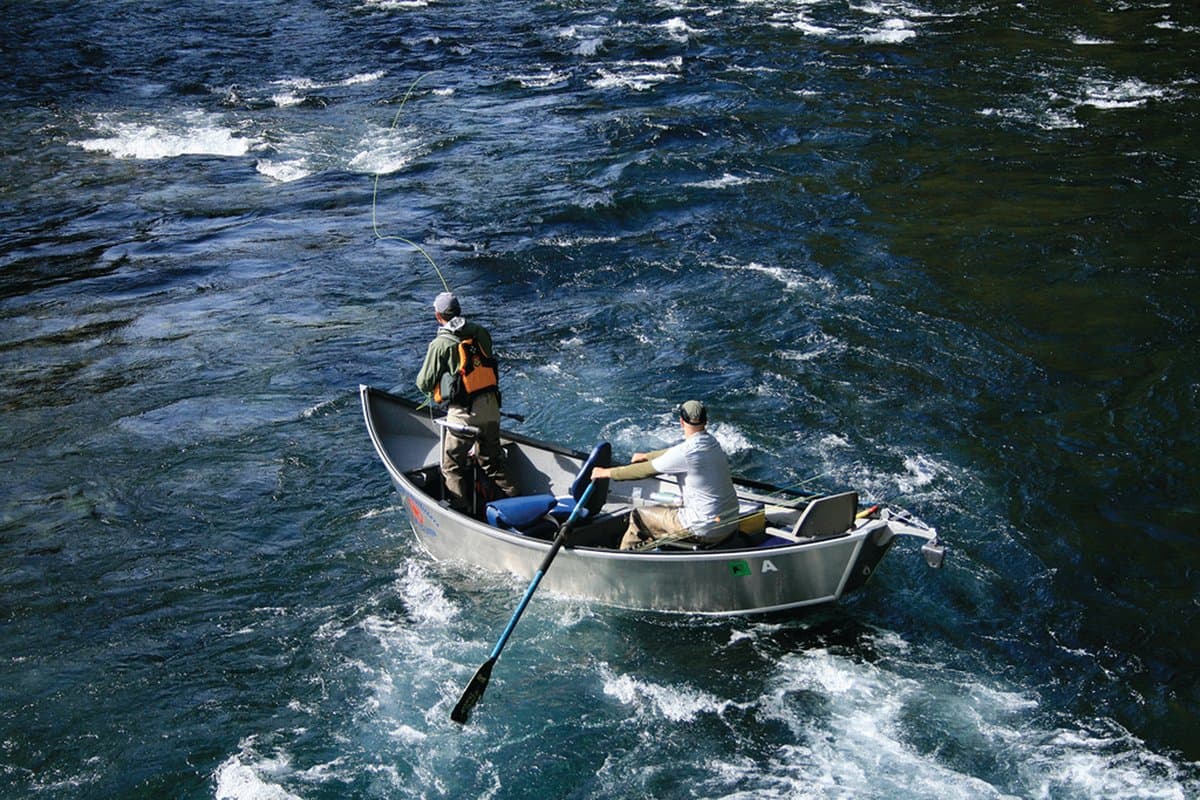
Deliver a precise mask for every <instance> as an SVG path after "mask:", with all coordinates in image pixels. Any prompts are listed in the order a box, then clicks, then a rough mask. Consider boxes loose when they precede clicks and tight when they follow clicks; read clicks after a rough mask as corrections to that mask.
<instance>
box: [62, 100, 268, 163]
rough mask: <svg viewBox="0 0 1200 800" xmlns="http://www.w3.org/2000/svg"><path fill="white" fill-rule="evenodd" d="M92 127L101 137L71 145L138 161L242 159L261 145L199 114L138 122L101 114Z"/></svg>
mask: <svg viewBox="0 0 1200 800" xmlns="http://www.w3.org/2000/svg"><path fill="white" fill-rule="evenodd" d="M96 128H97V131H98V132H99V133H100V134H102V135H100V136H97V137H95V138H92V139H82V140H79V141H75V142H72V144H74V145H75V146H77V147H82V148H83V149H84V150H89V151H93V152H102V153H108V154H109V155H112V156H115V157H116V158H132V159H139V160H156V159H161V158H175V157H177V156H185V155H210V156H227V157H236V156H244V155H245V154H246V153H248V152H250V150H251V149H253V148H255V147H258V146H259V145H260V144H261V143H260V142H259V141H258V140H256V139H252V138H249V137H246V136H241V135H239V134H238V131H237V130H235V129H233V128H231V127H229V126H227V125H226V124H225V122H224V119H223V118H222V117H219V116H216V115H213V114H208V113H206V112H203V111H189V112H185V113H183V114H179V115H176V116H174V117H166V118H162V119H156V120H150V121H138V122H127V121H120V120H115V119H113V117H112V115H102V116H100V117H98V118H97V119H96Z"/></svg>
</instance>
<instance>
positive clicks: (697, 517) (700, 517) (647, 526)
mask: <svg viewBox="0 0 1200 800" xmlns="http://www.w3.org/2000/svg"><path fill="white" fill-rule="evenodd" d="M678 412H679V424H680V426H682V428H683V441H682V442H680V443H679V444H677V445H675V446H673V447H670V448H668V449H666V450H656V451H655V452H653V453H634V454H633V461H632V463H630V464H628V465H626V466H624V467H611V468H604V467H596V468H594V469H593V470H592V478H593V479H595V478H612V479H613V480H617V481H629V480H640V479H642V478H649V477H650V476H651V475H656V474H658V473H666V474H668V475H678V476H679V488H680V491H681V492H682V493H683V505H682V506H680V507H679V508H675V507H673V506H645V507H641V508H635V509H633V511H632V512H631V513H630V514H629V527H628V528H627V529H626V530H625V537H624V538H623V539H622V540H621V549H622V550H631V549H633V548H636V547H639V546H641V545H642V544H643V543H644V542H647V541H652V540H654V539H661V538H666V537H669V538H672V539H678V538H681V536H682V535H683V534H687V533H690V536H688V537H687V538H689V539H692V540H694V541H699V542H702V543H704V544H717V543H718V542H722V541H724V540H725V539H727V538H729V536H730V535H731V534H732V533H733V532H734V531H736V530H737V527H738V499H737V492H736V490H735V489H734V488H733V478H732V477H731V476H730V474H729V459H728V458H727V457H726V456H725V451H724V450H722V449H721V445H720V443H718V442H717V440H716V438H715V437H714V436H713V435H712V434H711V433H709V432H708V409H706V408H705V407H704V403H701V402H700V401H699V400H688V401H687V402H686V403H684V404H683V405H681V406H679V409H678Z"/></svg>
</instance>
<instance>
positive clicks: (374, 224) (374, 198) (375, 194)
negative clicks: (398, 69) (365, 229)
mask: <svg viewBox="0 0 1200 800" xmlns="http://www.w3.org/2000/svg"><path fill="white" fill-rule="evenodd" d="M427 74H428V73H422V74H421V75H418V76H417V77H416V80H414V81H413V82H412V84H411V85H410V86H409V87H408V91H407V92H405V93H404V99H403V100H401V101H400V107H399V108H398V109H396V116H395V117H393V118H392V127H390V128H388V134H391V133H394V132H395V130H396V124H397V123H398V122H399V121H400V115H401V114H402V113H403V112H404V105H405V104H406V103H407V102H408V98H409V97H411V96H412V93H413V91H414V90H415V89H416V88H417V84H418V83H420V82H421V80H422V79H423V78H424V77H425V76H426V75H427ZM379 176H380V173H379V172H376V173H375V187H374V189H373V190H372V191H371V230H373V231H374V232H375V238H376V239H377V240H379V241H397V242H403V243H404V244H406V245H408V246H409V247H411V248H413V249H415V250H416V251H417V252H418V253H420V254H421V255H423V256H425V260H426V261H428V262H429V265H430V266H431V267H433V271H434V272H436V273H437V276H438V279H439V280H441V282H442V287H443V288H445V290H446V291H447V292H448V291H450V284H449V283H447V282H446V276H445V275H443V274H442V271H441V270H440V269H439V268H438V265H437V262H435V261H434V260H433V258H432V257H431V256H430V255H429V253H427V252H425V248H424V247H421V245H419V244H417V243H416V242H414V241H412V240H411V239H406V238H404V237H403V236H396V235H394V234H393V235H388V236H384V235H383V234H382V233H380V232H379V220H378V217H377V215H376V209H377V207H378V199H379Z"/></svg>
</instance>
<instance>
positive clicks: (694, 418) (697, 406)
mask: <svg viewBox="0 0 1200 800" xmlns="http://www.w3.org/2000/svg"><path fill="white" fill-rule="evenodd" d="M679 418H680V419H681V420H683V421H684V422H686V423H687V424H689V425H704V424H706V423H707V422H708V409H707V408H705V407H704V403H701V402H700V401H699V400H688V401H687V402H686V403H683V404H682V405H680V406H679Z"/></svg>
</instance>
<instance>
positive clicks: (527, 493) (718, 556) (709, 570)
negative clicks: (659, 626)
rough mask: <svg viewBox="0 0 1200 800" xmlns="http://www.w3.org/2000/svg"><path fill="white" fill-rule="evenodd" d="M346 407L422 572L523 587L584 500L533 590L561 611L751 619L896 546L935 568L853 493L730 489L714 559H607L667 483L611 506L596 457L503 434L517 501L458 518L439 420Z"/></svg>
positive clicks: (889, 514) (870, 566)
mask: <svg viewBox="0 0 1200 800" xmlns="http://www.w3.org/2000/svg"><path fill="white" fill-rule="evenodd" d="M359 394H360V397H361V399H362V409H363V415H364V417H365V420H366V425H367V432H368V433H369V434H370V437H371V442H372V443H373V444H374V445H375V451H376V452H377V453H378V454H379V458H380V459H381V460H382V461H383V464H384V466H385V467H386V468H387V471H388V475H389V476H391V479H392V483H393V484H395V486H396V489H397V490H398V491H399V492H400V494H401V496H402V497H403V498H404V504H405V506H406V507H407V509H408V512H409V516H410V518H411V522H412V528H413V532H414V533H415V535H416V537H417V541H418V542H420V544H421V546H422V547H423V548H424V549H425V550H426V551H427V552H428V553H429V554H430V555H431V556H433V557H434V558H435V559H439V560H458V561H465V562H468V563H471V564H475V565H478V566H480V567H484V568H486V569H490V570H503V571H508V572H512V573H514V574H516V575H519V576H521V577H528V576H530V575H532V574H534V572H535V570H536V569H538V565H539V563H540V562H541V561H542V560H543V558H544V557H545V556H546V554H547V553H548V552H549V551H550V548H551V546H552V545H551V540H552V539H554V537H555V535H556V534H557V531H558V528H559V526H560V525H561V524H562V522H563V521H564V520H565V519H567V518H568V516H569V515H570V514H571V511H572V510H573V509H574V507H575V505H576V503H578V502H579V500H580V499H581V498H583V499H584V500H585V502H584V503H583V505H584V506H585V507H583V508H579V509H577V510H576V514H575V516H576V519H575V524H574V528H573V529H572V530H571V531H570V535H569V537H568V538H567V544H566V546H565V547H564V548H563V550H562V551H561V552H560V553H559V555H558V557H557V561H556V562H555V566H554V569H553V570H550V571H548V572H547V573H546V574H545V579H544V586H545V588H547V589H549V590H550V591H552V592H556V593H558V594H561V595H565V596H568V597H575V598H581V599H586V600H592V601H597V602H600V603H605V604H608V605H612V606H618V607H621V608H630V609H644V610H653V611H666V612H681V613H694V614H711V615H739V614H755V613H762V612H768V611H779V610H783V609H790V608H799V607H802V606H814V605H818V604H822V603H833V602H836V601H837V600H839V599H840V598H841V597H843V596H844V595H846V594H848V593H850V592H853V591H855V590H856V589H859V588H861V587H862V586H863V584H865V583H866V582H867V580H868V579H869V578H870V577H871V575H873V574H874V573H875V570H876V568H877V567H878V565H879V562H880V560H881V559H882V558H883V557H884V556H885V555H886V554H887V552H888V550H890V549H891V547H892V545H893V544H894V543H895V540H896V537H897V536H910V537H916V538H918V539H921V540H924V545H923V546H922V547H921V552H922V555H923V556H924V558H925V561H926V562H927V563H928V564H929V566H931V567H935V568H936V567H940V566H941V564H942V559H943V557H944V553H945V547H944V545H942V543H941V542H940V541H939V539H938V536H937V531H936V530H934V529H933V528H931V527H929V526H927V525H925V524H924V523H922V522H921V521H919V520H917V519H915V518H914V517H912V516H911V515H910V514H908V513H907V512H904V511H902V510H900V509H896V508H892V507H889V506H883V505H874V506H872V507H870V508H866V509H862V508H860V507H859V502H858V495H857V494H856V493H855V492H844V493H841V494H835V495H828V496H817V497H812V496H805V495H802V494H800V493H797V492H794V491H790V490H786V489H779V488H776V487H774V486H771V485H769V484H765V483H759V482H756V481H749V480H745V479H739V478H735V480H734V485H735V487H736V489H737V492H738V499H739V502H740V511H739V530H738V532H737V533H735V534H734V535H733V536H731V537H730V538H729V539H727V540H726V541H725V542H722V543H721V544H720V545H717V546H714V547H704V548H702V549H701V548H700V547H699V546H697V545H694V544H692V543H690V542H688V541H687V540H679V541H676V542H667V543H664V544H660V545H657V546H655V547H654V548H653V549H649V550H639V551H628V550H618V549H617V545H618V543H619V542H620V539H621V535H622V533H623V532H624V530H625V526H626V522H627V518H628V515H629V512H630V510H631V509H632V508H633V507H634V505H635V504H636V503H640V502H645V501H653V502H667V503H669V502H673V501H674V500H675V498H677V497H678V494H679V489H680V487H679V485H678V483H677V482H676V481H675V479H674V478H672V477H667V476H661V477H652V478H647V479H644V480H641V481H622V482H619V483H615V482H614V488H619V489H620V490H621V492H622V493H621V494H618V493H617V492H616V491H610V490H609V486H608V484H609V481H607V480H603V481H600V480H598V481H596V482H595V483H594V485H593V487H592V491H591V492H590V493H588V496H586V497H584V490H585V488H586V486H587V485H588V484H589V483H591V480H590V477H591V476H590V473H591V468H592V467H593V466H595V465H601V466H607V465H608V461H609V459H610V457H611V448H610V447H609V445H608V444H607V443H603V442H602V443H600V444H598V445H597V446H596V447H595V448H594V449H593V450H592V452H591V453H590V454H589V453H580V452H577V451H574V450H570V449H567V448H563V447H559V446H557V445H554V444H550V443H547V442H541V441H538V440H536V439H531V438H529V437H526V436H521V435H519V434H516V433H513V432H511V431H502V433H501V444H502V446H503V447H504V448H505V451H506V452H507V455H508V470H509V474H510V476H511V478H512V479H513V481H514V482H515V484H516V485H517V486H519V487H521V490H522V492H523V494H522V495H521V496H520V497H517V498H505V499H501V500H493V501H490V502H489V501H486V500H484V499H483V498H476V506H475V508H474V509H472V511H473V513H471V514H467V513H460V512H458V511H455V510H453V509H451V508H450V507H449V505H448V504H447V503H446V502H445V501H444V500H443V499H442V480H441V470H440V466H439V464H440V462H441V442H442V436H443V431H444V429H445V427H447V426H448V423H447V422H446V420H445V418H444V416H443V415H441V414H440V413H439V412H437V411H436V410H434V411H432V412H431V411H430V410H429V409H428V408H426V409H424V410H418V408H417V405H416V404H415V403H412V402H411V401H409V400H406V399H405V398H402V397H398V396H396V395H393V394H389V393H388V392H384V391H382V390H379V389H375V388H372V387H369V386H361V387H359ZM455 430H456V432H458V433H459V434H460V435H461V434H463V433H468V434H469V433H470V431H463V430H461V429H455ZM625 492H628V493H627V494H626V493H625Z"/></svg>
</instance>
